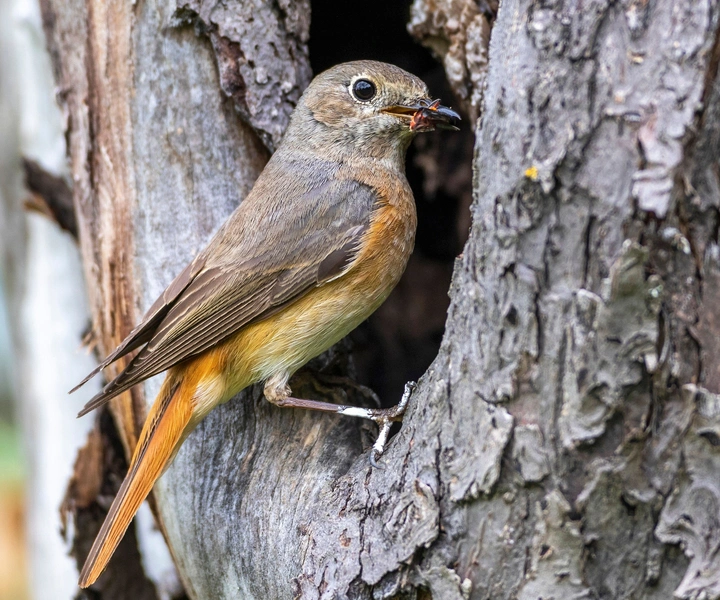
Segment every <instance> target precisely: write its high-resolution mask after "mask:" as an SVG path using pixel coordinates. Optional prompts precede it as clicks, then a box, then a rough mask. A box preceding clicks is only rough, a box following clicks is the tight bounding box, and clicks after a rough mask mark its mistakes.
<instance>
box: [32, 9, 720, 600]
mask: <svg viewBox="0 0 720 600" xmlns="http://www.w3.org/2000/svg"><path fill="white" fill-rule="evenodd" d="M485 4H486V3H484V2H478V3H477V5H476V4H475V3H474V2H470V1H469V0H446V1H445V2H441V1H438V2H429V1H423V0H416V4H415V6H414V7H413V16H412V27H413V31H414V32H415V34H416V35H418V36H420V37H423V38H424V39H425V41H426V42H427V43H428V44H430V45H431V47H432V48H433V49H434V50H435V51H436V52H438V53H439V54H441V55H444V56H442V57H441V58H444V59H445V60H444V64H445V66H446V68H447V69H448V71H450V75H451V77H450V79H451V82H452V83H453V85H455V89H456V91H458V92H459V93H460V95H461V96H463V93H464V96H463V97H464V98H465V105H466V107H467V108H468V110H469V112H470V114H471V115H472V114H475V113H476V112H477V110H478V109H479V106H480V104H479V103H480V102H482V105H483V106H484V110H483V111H481V116H480V119H479V121H478V122H477V127H476V135H477V142H476V147H475V156H474V159H473V161H474V168H475V179H474V203H473V206H472V216H473V227H472V229H471V233H470V238H469V240H468V243H467V245H466V247H465V249H464V252H463V254H462V256H461V257H460V258H459V259H458V260H457V262H456V266H455V273H454V278H453V283H452V286H451V290H450V295H451V306H450V309H449V316H448V319H447V322H446V329H445V336H444V339H443V342H442V345H441V348H440V352H439V354H438V356H437V358H436V359H435V361H434V362H433V364H432V366H431V367H430V369H429V370H428V371H427V373H426V374H425V375H424V376H423V378H422V380H421V381H420V385H419V387H418V389H417V391H416V392H415V393H414V394H413V397H412V399H411V402H410V407H409V410H408V414H407V416H406V418H405V421H404V423H403V426H402V428H401V430H400V432H399V433H398V434H397V436H396V437H395V438H394V440H393V441H392V443H391V444H390V447H389V448H388V451H387V453H386V455H385V456H384V457H383V464H384V465H385V468H384V469H373V468H371V467H370V466H369V464H368V461H367V454H363V453H362V444H361V435H360V433H361V432H360V429H361V424H359V423H355V422H352V421H350V420H347V419H343V418H340V417H337V418H334V417H328V416H322V415H316V414H309V413H307V412H301V411H288V410H282V409H278V408H275V407H273V406H270V405H269V404H268V403H267V402H265V401H264V400H263V398H262V396H261V393H260V390H259V389H252V390H248V391H246V392H244V393H243V394H240V395H239V396H238V398H235V399H234V400H232V401H231V402H229V403H227V404H226V405H224V406H223V407H220V408H219V409H217V410H215V411H213V412H212V413H211V414H210V415H209V416H208V418H207V419H206V420H205V421H204V422H203V423H202V424H201V425H200V426H199V427H198V429H197V431H196V432H195V433H193V434H192V435H191V436H190V438H189V439H188V440H187V442H186V443H185V445H184V446H183V449H182V450H181V452H180V453H179V454H178V457H177V459H176V461H175V463H174V465H173V467H172V468H171V469H170V470H169V471H168V472H167V474H166V475H165V476H164V477H163V478H162V480H161V481H160V483H159V484H158V485H157V486H156V489H155V506H156V513H157V516H158V519H159V522H160V524H161V527H162V529H163V531H164V533H165V536H166V538H167V540H168V543H169V547H170V549H171V552H172V554H173V557H174V559H175V562H176V565H177V567H178V571H179V574H180V577H181V579H182V582H183V584H184V586H185V589H186V591H187V593H188V595H189V596H190V597H191V598H193V599H201V598H213V599H215V598H247V599H249V598H258V599H264V598H289V597H293V596H294V597H297V598H308V599H310V598H323V599H330V598H367V599H370V598H375V599H377V598H408V599H409V598H418V599H424V598H435V599H436V600H440V599H442V600H453V599H458V600H460V599H462V598H466V599H467V598H472V599H480V598H487V599H493V600H499V599H504V598H507V599H510V598H522V599H528V600H530V599H536V598H613V599H616V598H617V599H619V598H648V599H649V598H657V599H661V598H662V599H665V598H668V597H671V596H672V595H673V593H674V594H675V595H676V596H677V597H680V598H720V553H719V552H718V547H720V525H718V523H720V483H718V481H719V480H720V477H719V476H720V452H719V450H718V445H720V396H718V395H717V394H718V393H720V342H718V340H719V339H720V309H719V308H718V302H717V294H718V291H720V247H719V246H718V239H717V236H718V225H719V224H720V222H719V217H718V215H719V212H718V208H719V206H720V181H719V180H718V178H719V177H720V170H719V169H718V161H717V156H718V149H719V147H718V146H719V142H720V81H717V80H716V73H717V66H718V59H720V46H719V45H718V43H717V35H718V31H719V29H718V15H719V14H720V13H719V12H718V3H717V2H716V1H710V0H706V1H699V0H658V1H656V2H652V3H650V2H646V1H642V0H626V1H623V2H610V0H589V1H586V2H574V1H570V0H567V1H566V2H562V1H552V2H550V1H541V0H535V1H533V0H504V1H503V2H502V4H501V6H500V8H499V12H498V13H497V18H496V21H495V24H494V28H493V31H492V39H491V45H490V53H489V60H488V64H489V69H488V71H487V76H486V77H485V75H484V74H483V73H481V72H480V70H481V69H482V68H484V67H483V65H484V59H483V60H481V59H480V58H478V56H479V54H478V53H479V52H480V51H479V50H478V49H479V48H481V47H482V44H480V43H479V38H478V36H480V35H481V33H483V32H486V30H487V27H486V25H483V23H482V22H481V21H480V19H486V18H487V17H488V16H489V18H491V19H492V18H493V15H488V14H487V10H486V7H485ZM225 6H226V5H225V4H222V5H220V4H219V5H213V4H212V3H210V2H208V3H203V2H192V3H187V4H182V3H179V4H178V5H177V6H169V5H160V4H156V3H155V2H152V1H151V2H141V3H136V4H130V3H123V2H113V3H110V4H108V5H106V4H105V3H103V2H89V3H84V2H79V1H78V0H72V1H71V2H60V1H58V0H44V4H43V13H44V17H45V23H46V33H47V35H48V40H49V45H50V49H51V53H52V55H53V57H54V61H55V65H56V69H57V76H58V84H59V86H60V89H61V92H62V95H63V96H62V97H63V102H64V106H65V110H66V111H67V115H68V127H69V130H68V140H69V152H70V159H71V167H72V174H73V181H74V186H75V187H74V195H75V207H76V213H77V217H78V224H79V227H78V229H79V233H80V240H81V247H82V254H83V261H84V268H85V276H86V280H87V282H88V286H89V290H90V298H91V307H92V312H93V322H94V328H95V333H96V336H97V338H98V340H99V342H100V346H101V348H102V350H103V351H108V350H110V349H111V348H112V347H113V346H114V345H115V344H116V343H118V342H119V341H120V340H121V339H122V337H123V336H124V335H125V334H126V333H127V332H128V331H129V329H130V328H131V326H132V325H133V323H134V322H135V321H136V320H137V319H138V318H139V316H140V315H141V313H142V312H143V310H144V309H145V308H146V307H147V306H148V305H149V304H150V302H151V301H152V300H153V299H154V298H155V297H156V296H157V295H158V294H159V293H160V292H161V291H162V289H163V288H164V286H165V285H167V284H168V283H169V282H170V280H171V279H172V278H173V276H174V275H175V274H176V273H177V272H178V271H179V270H180V269H181V268H182V267H183V266H184V265H185V264H186V263H187V262H188V261H189V260H190V259H191V258H192V257H193V256H194V254H195V253H196V252H197V251H198V250H199V249H200V248H201V247H202V246H203V244H204V243H205V241H206V240H207V239H208V237H209V236H210V234H211V233H212V232H213V231H214V230H215V228H216V227H217V226H218V225H219V224H220V222H221V221H222V220H223V219H224V218H225V216H226V215H227V214H228V213H229V212H230V210H231V209H232V208H233V207H234V206H235V205H236V203H237V202H239V201H240V200H241V199H242V197H243V196H244V195H245V193H246V192H247V191H248V190H249V188H250V186H251V184H252V181H253V180H254V178H255V177H256V175H257V173H258V172H259V170H260V169H261V167H262V164H263V162H264V160H265V159H266V157H267V152H266V151H265V149H264V148H263V146H261V144H260V142H261V141H262V142H264V144H265V147H267V148H269V149H272V148H273V147H274V145H275V144H276V143H277V141H278V139H279V137H280V135H281V131H282V129H283V127H284V125H285V123H286V121H287V115H288V112H289V109H290V107H291V105H292V103H293V102H294V101H295V100H296V99H297V97H298V94H299V93H300V91H301V90H302V88H303V87H304V85H305V84H307V82H308V78H309V67H308V62H307V53H306V50H305V43H306V42H307V32H308V26H309V24H308V19H307V14H308V7H307V5H306V4H304V3H298V4H290V3H286V2H269V1H268V2H264V1H261V0H257V1H256V2H249V1H245V2H239V3H238V4H236V5H234V6H233V7H232V8H231V9H230V8H225ZM251 16H252V17H253V18H251ZM480 54H482V53H481V52H480ZM481 58H482V57H481ZM452 69H455V70H452ZM485 81H486V87H484V85H485V84H484V82H485ZM462 86H465V91H464V92H463V91H462ZM219 90H222V92H220V91H219ZM483 92H484V93H483ZM268 99H271V100H272V102H271V101H270V100H268ZM474 111H475V112H474ZM238 113H239V114H240V115H241V116H242V117H243V119H244V120H242V121H241V120H240V119H239V118H238ZM342 356H343V353H342V352H341V351H336V352H335V353H331V354H330V355H329V357H325V359H323V360H322V361H319V362H318V364H316V365H315V366H316V368H320V369H321V370H322V369H325V370H326V371H327V370H330V371H331V372H336V371H337V369H338V367H337V366H336V365H337V363H342V360H341V359H342ZM334 359H337V360H334ZM341 367H342V365H341ZM341 367H340V368H339V370H340V371H342V368H341ZM157 388H158V382H157V381H152V382H150V383H149V384H148V385H146V386H145V395H144V398H145V400H152V399H153V397H154V395H155V392H156V391H157ZM293 389H294V390H295V391H297V392H298V393H299V394H302V395H304V396H306V397H315V398H328V397H330V398H334V399H338V400H342V401H344V400H345V399H346V397H347V395H358V394H356V393H355V390H354V388H352V387H351V386H348V385H345V384H343V385H338V384H330V383H328V379H327V377H325V379H323V377H319V376H313V375H311V374H308V373H304V374H301V375H299V376H298V379H297V381H296V382H295V383H294V386H293ZM125 396H126V397H121V398H119V399H117V400H116V401H115V402H114V403H113V409H112V410H113V413H114V415H115V418H116V422H117V423H118V425H119V428H120V431H121V432H122V435H123V439H124V442H125V446H126V449H130V448H132V446H133V445H134V441H135V439H136V436H137V431H138V427H139V425H140V423H141V422H142V418H143V415H144V411H145V407H146V401H145V400H144V399H143V398H142V394H140V393H136V394H133V395H132V398H130V395H129V394H126V395H125ZM79 558H82V557H79ZM112 576H114V577H118V576H119V575H118V574H117V572H116V573H114V574H113V571H112V570H111V571H110V572H109V573H108V575H107V576H106V578H105V583H103V582H101V584H100V586H101V588H102V586H109V585H110V583H108V578H109V577H112ZM105 589H106V590H107V589H109V587H106V588H105ZM111 597H113V598H115V597H119V596H112V595H110V593H109V592H107V593H106V594H105V595H104V596H103V598H111Z"/></svg>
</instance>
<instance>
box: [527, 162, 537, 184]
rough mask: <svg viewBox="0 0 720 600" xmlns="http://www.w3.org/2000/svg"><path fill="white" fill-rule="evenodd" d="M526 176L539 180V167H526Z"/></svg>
mask: <svg viewBox="0 0 720 600" xmlns="http://www.w3.org/2000/svg"><path fill="white" fill-rule="evenodd" d="M525 177H527V178H528V179H531V180H532V181H537V180H538V168H537V167H536V166H535V165H533V166H532V167H530V168H528V169H525Z"/></svg>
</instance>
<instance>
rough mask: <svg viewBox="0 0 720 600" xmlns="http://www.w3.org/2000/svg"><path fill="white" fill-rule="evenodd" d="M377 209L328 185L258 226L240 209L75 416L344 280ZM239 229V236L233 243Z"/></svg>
mask: <svg viewBox="0 0 720 600" xmlns="http://www.w3.org/2000/svg"><path fill="white" fill-rule="evenodd" d="M247 201H251V202H252V198H251V197H250V196H249V197H248V198H247V200H246V202H247ZM285 202H288V200H287V199H286V200H285ZM379 203H380V200H379V198H378V195H377V193H376V192H375V191H374V190H373V189H372V188H370V187H368V186H365V185H363V184H360V183H357V182H354V181H328V182H327V183H325V184H324V185H322V186H319V187H317V188H314V189H312V190H310V191H305V192H304V193H303V194H302V195H300V196H299V197H296V198H295V201H293V205H292V206H291V207H289V208H291V209H292V210H287V209H288V206H287V205H283V204H281V203H277V202H276V203H275V205H272V203H271V206H268V207H267V208H268V210H265V211H262V214H264V215H266V216H265V218H262V219H260V220H259V221H258V219H257V214H258V211H253V210H252V206H246V208H245V212H243V211H240V210H238V211H237V212H236V213H235V214H233V216H232V217H231V219H235V221H236V222H234V223H231V222H229V223H228V225H226V226H225V227H223V228H222V229H221V231H220V232H218V236H216V238H214V239H213V241H212V242H211V243H210V245H209V246H208V250H207V251H206V252H204V253H203V255H204V262H203V267H202V268H201V269H200V270H199V271H198V272H197V273H196V274H195V275H194V277H193V278H192V281H190V282H189V283H188V284H187V285H185V286H184V287H183V289H182V291H181V292H180V293H179V294H177V295H176V296H175V298H174V299H173V301H172V302H171V303H170V305H169V306H167V308H166V309H164V313H163V315H162V317H161V318H158V317H157V316H155V317H154V319H155V320H156V325H155V326H154V328H153V327H152V326H150V325H148V326H146V329H145V330H144V333H142V334H140V335H136V336H135V342H131V343H129V344H128V345H127V346H126V348H129V346H130V345H132V344H135V345H134V347H138V346H139V345H140V344H141V343H142V342H138V343H136V342H137V340H139V339H141V337H142V338H144V340H145V341H147V345H146V346H145V347H144V348H143V349H142V350H141V351H140V352H139V353H138V354H137V355H136V356H135V358H134V359H133V360H132V361H131V362H130V364H129V365H128V366H127V367H126V368H125V370H124V371H123V372H122V373H120V375H118V376H117V377H116V378H115V379H114V380H113V381H111V382H110V383H108V384H107V385H106V386H105V388H104V389H103V390H102V391H101V392H100V393H99V394H97V395H96V396H95V397H94V398H93V399H92V400H90V402H88V404H87V405H86V406H85V408H83V410H82V411H81V413H80V415H82V414H85V413H87V412H89V411H91V410H93V409H94V408H97V407H98V406H100V405H101V404H104V403H105V402H107V401H108V400H109V399H110V398H112V397H114V396H116V395H117V394H120V393H122V392H123V391H125V390H127V389H129V388H131V387H132V386H134V385H136V384H137V383H140V382H141V381H143V380H145V379H147V378H148V377H152V376H153V375H156V374H158V373H161V372H162V371H165V370H167V369H169V368H170V367H171V366H173V365H175V364H177V363H179V362H181V361H183V360H186V359H188V358H190V357H192V356H195V355H196V354H199V353H200V352H203V351H204V350H206V349H208V348H210V347H211V346H213V345H215V344H217V343H218V342H220V341H222V340H223V339H225V338H226V337H228V336H230V335H232V334H233V333H235V332H236V331H238V330H239V329H240V328H241V327H243V326H244V325H247V324H248V323H251V322H253V321H255V320H258V319H261V318H264V317H266V316H268V315H269V314H271V313H273V312H275V311H277V310H281V309H282V308H283V307H284V306H285V305H286V304H288V303H290V302H292V301H293V300H295V299H297V298H298V297H300V296H301V295H303V294H304V293H306V292H307V291H308V290H309V289H311V288H313V287H316V286H318V285H322V284H323V283H326V282H327V281H331V280H332V279H335V278H337V277H339V276H341V275H342V274H344V273H345V272H346V271H347V270H348V269H349V268H350V267H351V265H352V263H353V260H354V259H355V257H356V255H357V252H358V250H359V248H360V246H361V244H362V241H363V237H364V235H365V233H366V231H367V230H368V228H369V226H370V221H371V218H372V213H373V211H374V210H375V209H376V208H377V207H378V206H379ZM242 207H243V205H241V207H240V208H242ZM248 214H249V215H251V216H252V219H251V217H248V216H247V215H248ZM238 220H239V222H238ZM249 227H251V229H250V231H248V228H249ZM238 231H242V232H243V235H242V237H241V238H239V239H238V237H236V236H237V232H238ZM246 234H247V235H246ZM245 240H250V241H249V242H247V241H245ZM250 244H252V245H250ZM239 256H241V257H242V258H237V257H239ZM173 283H174V282H173ZM171 287H172V284H171ZM164 295H165V294H163V296H164ZM157 314H160V313H159V312H158V313H157ZM146 320H147V318H146ZM148 323H149V321H148ZM138 329H139V328H138ZM131 335H132V334H131ZM123 344H125V342H123ZM127 351H129V350H128V349H126V350H125V352H127ZM117 352H118V351H117V350H116V351H115V352H114V353H113V355H115V354H116V353H117ZM113 355H111V356H113ZM118 356H120V354H118ZM108 359H110V357H108ZM108 359H106V361H108ZM106 361H103V364H105V363H106ZM108 364H109V363H108Z"/></svg>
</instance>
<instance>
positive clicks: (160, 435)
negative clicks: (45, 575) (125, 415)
mask: <svg viewBox="0 0 720 600" xmlns="http://www.w3.org/2000/svg"><path fill="white" fill-rule="evenodd" d="M171 379H172V378H171V377H170V376H168V377H167V378H166V380H165V383H164V384H163V387H162V389H161V390H160V394H159V395H158V398H157V400H156V401H155V404H154V405H153V407H152V409H151V411H150V414H149V415H148V418H147V420H146V421H145V425H144V427H143V430H142V432H141V433H140V441H139V442H138V445H137V448H136V450H135V453H134V455H133V458H132V461H131V462H130V469H129V470H128V474H127V475H126V477H125V480H124V481H123V483H122V485H121V486H120V490H119V491H118V494H117V496H116V497H115V500H114V501H113V503H112V506H111V507H110V511H109V512H108V514H107V517H105V522H104V523H103V524H102V527H101V528H100V532H99V533H98V535H97V537H96V538H95V542H94V543H93V545H92V548H91V549H90V553H89V554H88V557H87V559H86V560H85V565H84V566H83V568H82V571H81V573H80V580H79V582H78V583H79V585H80V587H82V588H86V587H88V586H90V585H92V584H93V583H94V582H95V580H96V579H97V578H98V577H99V576H100V574H101V573H102V572H103V571H104V570H105V567H106V566H107V564H108V562H109V560H110V557H111V556H112V555H113V553H114V552H115V549H116V548H117V546H118V544H119V543H120V540H121V539H122V537H123V535H124V534H125V531H126V530H127V528H128V526H129V525H130V522H131V521H132V519H133V517H134V516H135V513H136V512H137V510H138V509H139V508H140V505H141V504H142V502H143V500H145V498H146V497H147V495H148V494H149V493H150V490H151V489H152V487H153V485H154V484H155V482H156V481H157V479H158V478H159V477H160V475H162V473H163V471H164V470H165V468H166V467H167V466H168V465H169V463H170V461H171V460H172V458H173V457H174V455H175V452H176V451H177V449H178V448H179V446H180V444H181V443H182V440H183V439H184V435H185V434H186V429H187V427H188V424H189V423H190V419H191V417H192V397H193V392H194V390H192V389H187V388H188V386H185V385H183V383H182V382H179V383H178V382H177V381H175V382H172V381H170V380H171Z"/></svg>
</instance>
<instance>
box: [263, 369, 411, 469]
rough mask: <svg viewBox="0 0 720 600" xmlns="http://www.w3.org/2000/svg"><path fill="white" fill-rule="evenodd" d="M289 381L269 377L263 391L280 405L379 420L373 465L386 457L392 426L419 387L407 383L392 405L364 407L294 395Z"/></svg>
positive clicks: (282, 377) (399, 418)
mask: <svg viewBox="0 0 720 600" xmlns="http://www.w3.org/2000/svg"><path fill="white" fill-rule="evenodd" d="M287 381H288V378H287V376H286V375H282V376H274V377H271V378H270V379H268V380H267V382H266V383H265V388H264V390H263V391H264V393H265V398H267V399H268V401H269V402H271V403H272V404H274V405H275V406H280V407H282V408H286V407H291V408H306V409H309V410H319V411H322V412H330V413H335V414H339V415H345V416H348V417H360V418H362V419H370V420H371V421H375V423H377V424H378V426H379V427H380V433H379V434H378V437H377V440H376V441H375V444H373V449H372V452H371V454H370V464H372V465H373V466H375V467H377V466H378V465H377V460H378V459H379V458H380V457H381V456H382V454H383V452H384V450H385V444H386V442H387V438H388V435H389V434H390V427H391V426H392V424H393V423H394V422H397V421H402V418H403V415H404V414H405V409H406V408H407V404H408V401H409V400H410V396H411V395H412V393H413V390H414V389H415V383H414V382H408V383H406V384H405V391H404V392H403V395H402V398H401V399H400V402H399V403H398V404H397V405H395V406H393V407H391V408H364V407H361V406H347V405H344V404H332V403H331V402H321V401H319V400H304V399H302V398H293V397H292V396H291V395H290V394H291V390H290V386H288V384H287Z"/></svg>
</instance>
